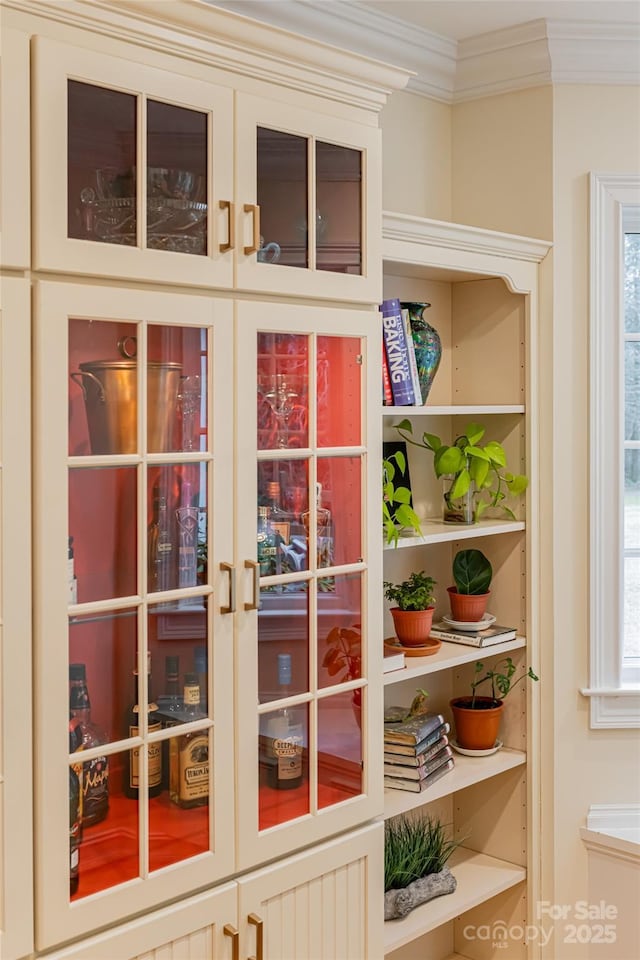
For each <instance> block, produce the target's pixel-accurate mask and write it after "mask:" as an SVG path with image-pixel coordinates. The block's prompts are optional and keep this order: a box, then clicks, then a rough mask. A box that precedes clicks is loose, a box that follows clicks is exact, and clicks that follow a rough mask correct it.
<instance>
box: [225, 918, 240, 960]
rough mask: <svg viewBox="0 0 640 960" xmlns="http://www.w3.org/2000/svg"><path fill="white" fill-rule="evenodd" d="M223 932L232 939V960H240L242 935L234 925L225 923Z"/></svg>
mask: <svg viewBox="0 0 640 960" xmlns="http://www.w3.org/2000/svg"><path fill="white" fill-rule="evenodd" d="M222 932H223V933H224V935H225V937H231V960H240V934H239V933H238V931H237V930H236V928H235V927H234V926H233V924H232V923H225V925H224V927H223V928H222Z"/></svg>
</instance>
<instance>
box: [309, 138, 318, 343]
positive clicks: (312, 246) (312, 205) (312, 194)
mask: <svg viewBox="0 0 640 960" xmlns="http://www.w3.org/2000/svg"><path fill="white" fill-rule="evenodd" d="M307 189H308V191H309V193H308V196H307V246H308V256H309V264H308V269H309V270H315V269H316V262H317V250H316V138H315V137H314V136H310V137H309V139H308V140H307ZM312 339H313V340H314V342H315V335H314V337H313V338H312Z"/></svg>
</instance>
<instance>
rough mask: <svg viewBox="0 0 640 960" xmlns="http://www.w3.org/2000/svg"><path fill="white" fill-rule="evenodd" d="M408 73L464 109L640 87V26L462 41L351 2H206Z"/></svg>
mask: <svg viewBox="0 0 640 960" xmlns="http://www.w3.org/2000/svg"><path fill="white" fill-rule="evenodd" d="M204 2H206V3H209V4H212V5H214V6H219V7H223V8H224V9H227V10H232V11H234V12H237V13H242V14H244V15H245V16H248V17H252V18H255V19H258V20H263V21H266V22H269V23H271V24H272V25H274V26H278V27H282V28H286V29H288V30H290V31H292V32H294V33H301V34H303V35H304V36H307V37H313V38H315V39H317V40H323V41H324V42H327V43H331V44H335V45H336V46H339V47H342V48H344V49H350V50H353V51H354V52H356V53H359V54H362V55H365V56H368V57H372V58H375V59H377V60H380V61H382V62H386V63H392V64H395V65H397V66H402V67H404V68H405V69H407V70H409V71H411V72H413V74H414V76H412V77H411V79H410V80H409V84H408V86H407V90H409V91H410V92H412V93H415V94H418V95H421V96H426V97H430V98H431V99H435V100H440V101H442V102H444V103H461V102H464V101H467V100H475V99H478V98H480V97H486V96H491V95H494V94H500V93H508V92H511V91H513V90H523V89H526V88H529V87H537V86H542V85H548V84H566V83H572V84H600V85H611V84H616V85H636V84H640V55H639V50H640V24H638V23H617V24H612V23H607V22H600V21H589V22H586V21H577V20H575V21H564V20H563V21H560V20H532V21H530V22H528V23H524V24H519V25H517V26H514V27H507V28H505V29H503V30H494V31H491V32H489V33H483V34H480V35H478V36H475V37H469V38H467V39H465V40H462V41H460V42H456V41H454V40H451V39H450V38H447V37H442V36H440V35H438V34H435V33H431V32H430V31H428V30H425V29H424V28H422V27H419V26H414V25H409V24H407V23H406V22H404V21H402V20H399V19H398V18H397V17H393V16H389V15H388V14H383V13H380V12H379V11H375V10H371V9H370V8H368V7H366V6H363V5H362V4H360V3H358V2H357V0H353V2H345V0H332V2H331V3H326V2H323V0H304V2H300V0H271V2H269V3H264V2H262V0H241V2H238V0H228V2H224V0H204Z"/></svg>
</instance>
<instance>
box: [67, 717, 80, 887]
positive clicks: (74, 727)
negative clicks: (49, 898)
mask: <svg viewBox="0 0 640 960" xmlns="http://www.w3.org/2000/svg"><path fill="white" fill-rule="evenodd" d="M81 749H82V732H81V730H80V721H79V720H77V719H76V718H75V717H71V716H69V753H75V752H76V751H77V750H81ZM81 811H82V790H81V787H80V778H79V777H78V772H77V768H76V766H75V765H74V764H70V765H69V894H70V896H73V895H74V893H77V891H78V886H79V884H80V841H81V840H82V812H81Z"/></svg>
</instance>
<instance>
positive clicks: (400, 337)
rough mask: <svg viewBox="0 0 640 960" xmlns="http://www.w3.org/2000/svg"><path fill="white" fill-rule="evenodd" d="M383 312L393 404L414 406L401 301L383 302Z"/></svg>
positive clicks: (381, 305) (383, 329) (384, 338)
mask: <svg viewBox="0 0 640 960" xmlns="http://www.w3.org/2000/svg"><path fill="white" fill-rule="evenodd" d="M380 310H381V312H382V339H383V342H384V348H385V350H386V353H387V365H388V367H389V379H390V380H391V392H392V393H393V403H394V405H395V406H398V407H406V406H413V405H414V404H415V395H414V392H413V381H412V379H411V367H410V366H409V350H408V344H407V332H406V330H405V326H404V320H403V319H402V311H401V309H400V301H399V300H398V299H397V298H396V299H394V300H383V301H382V303H381V304H380Z"/></svg>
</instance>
